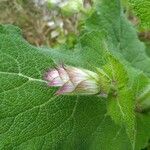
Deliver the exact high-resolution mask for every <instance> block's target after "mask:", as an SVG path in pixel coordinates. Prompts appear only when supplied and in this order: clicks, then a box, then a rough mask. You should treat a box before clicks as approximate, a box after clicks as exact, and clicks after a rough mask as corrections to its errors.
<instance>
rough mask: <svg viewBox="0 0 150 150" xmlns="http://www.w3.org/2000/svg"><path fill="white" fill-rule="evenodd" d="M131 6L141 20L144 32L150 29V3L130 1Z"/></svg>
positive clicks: (144, 0)
mask: <svg viewBox="0 0 150 150" xmlns="http://www.w3.org/2000/svg"><path fill="white" fill-rule="evenodd" d="M128 3H129V6H130V7H131V8H132V9H133V10H134V12H135V14H136V16H137V17H139V19H140V27H141V28H142V29H143V30H149V29H150V9H149V8H150V1H149V0H128Z"/></svg>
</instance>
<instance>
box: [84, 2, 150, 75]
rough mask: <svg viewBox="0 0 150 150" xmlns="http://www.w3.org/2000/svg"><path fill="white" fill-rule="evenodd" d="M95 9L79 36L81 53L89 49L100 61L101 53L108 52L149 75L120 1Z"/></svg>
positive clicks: (147, 61) (145, 58) (149, 60)
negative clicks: (82, 33)
mask: <svg viewBox="0 0 150 150" xmlns="http://www.w3.org/2000/svg"><path fill="white" fill-rule="evenodd" d="M98 2H99V1H98ZM95 7H96V8H97V10H96V11H94V12H93V13H92V14H91V16H90V17H89V18H88V19H87V22H86V27H85V30H86V31H85V32H86V34H84V35H83V36H81V46H82V50H83V51H86V50H87V49H90V51H92V52H93V53H95V55H96V54H97V55H98V54H99V57H100V58H103V53H104V51H103V50H104V49H107V50H109V51H110V52H111V53H112V54H113V55H115V56H117V57H118V58H120V60H122V61H123V60H125V61H126V62H129V63H130V64H131V66H132V67H134V68H136V69H139V70H142V71H143V72H144V73H146V74H147V75H148V76H150V67H149V64H150V58H149V57H148V56H147V55H146V53H145V46H144V44H143V43H142V42H141V41H140V40H139V39H138V36H137V33H136V30H135V29H134V28H133V25H131V23H130V22H129V21H128V20H127V19H126V17H125V14H124V13H123V10H122V8H121V4H120V1H119V0H101V1H100V4H99V5H98V4H97V5H96V6H95ZM92 55H93V54H92ZM92 55H91V57H92ZM96 61H101V59H99V60H96Z"/></svg>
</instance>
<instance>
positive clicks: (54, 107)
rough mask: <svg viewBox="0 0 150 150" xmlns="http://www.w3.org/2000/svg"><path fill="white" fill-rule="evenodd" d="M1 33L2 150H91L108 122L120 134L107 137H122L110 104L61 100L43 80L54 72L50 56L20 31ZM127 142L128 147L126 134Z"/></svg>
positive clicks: (3, 30) (75, 98) (3, 28)
mask: <svg viewBox="0 0 150 150" xmlns="http://www.w3.org/2000/svg"><path fill="white" fill-rule="evenodd" d="M0 32H1V33H0V55H1V57H0V58H1V61H0V62H1V63H0V83H1V91H0V129H1V130H0V149H20V150H23V149H25V150H26V149H61V148H62V149H63V148H64V149H70V148H72V149H80V148H81V147H82V146H83V147H89V143H90V142H91V141H89V143H86V140H89V139H90V138H91V135H93V134H94V132H95V131H96V129H97V127H101V128H102V127H103V126H104V124H105V118H107V119H106V124H107V121H109V122H110V123H111V126H108V129H109V128H112V129H113V128H114V127H115V128H116V130H113V132H112V133H111V132H110V133H108V135H107V133H105V131H103V135H105V136H107V137H109V135H111V136H112V137H113V136H114V135H116V134H117V132H118V128H117V127H116V125H115V124H114V123H113V122H112V121H111V120H110V118H108V117H107V116H106V107H105V101H102V100H101V99H100V98H99V97H96V96H88V97H87V96H82V97H81V96H80V97H78V96H58V97H57V96H55V95H54V91H55V89H53V88H49V87H47V85H46V82H45V81H44V80H43V74H44V73H45V71H46V70H47V69H48V68H49V67H53V66H54V62H53V60H52V59H51V58H50V56H48V55H47V54H45V52H44V51H42V50H41V49H38V48H35V47H33V46H30V45H29V44H28V43H27V42H26V41H25V40H24V39H22V37H21V35H20V33H19V32H20V31H19V29H18V28H15V27H13V26H0ZM108 129H107V128H106V131H107V130H108ZM105 136H104V137H103V136H102V137H101V138H102V140H101V142H103V138H105ZM123 136H124V137H125V138H126V139H127V141H126V142H124V141H122V142H123V144H126V143H127V142H128V138H127V136H126V134H125V132H124V133H123ZM117 140H118V139H115V140H113V141H112V142H113V143H115V141H117ZM122 142H121V143H122ZM69 143H70V144H69ZM103 144H104V145H103V146H104V147H105V144H106V143H105V142H104V143H103ZM76 146H78V148H77V147H76ZM60 147H61V148H60ZM69 147H70V148H69ZM116 147H118V145H117V144H116ZM112 149H114V148H112ZM118 149H119V148H118Z"/></svg>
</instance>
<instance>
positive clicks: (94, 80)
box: [45, 66, 100, 95]
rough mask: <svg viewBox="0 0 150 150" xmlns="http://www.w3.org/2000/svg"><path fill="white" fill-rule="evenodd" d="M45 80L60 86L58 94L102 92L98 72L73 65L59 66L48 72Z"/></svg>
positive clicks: (51, 84) (50, 84) (49, 83)
mask: <svg viewBox="0 0 150 150" xmlns="http://www.w3.org/2000/svg"><path fill="white" fill-rule="evenodd" d="M45 80H47V81H48V85H49V86H56V87H57V86H58V87H60V89H59V90H58V91H57V92H56V94H58V95H60V94H69V93H71V94H97V93H100V85H99V76H98V74H97V73H95V72H92V71H89V70H86V69H79V68H75V67H71V66H58V67H57V68H56V69H52V70H50V71H48V72H47V74H46V77H45Z"/></svg>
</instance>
